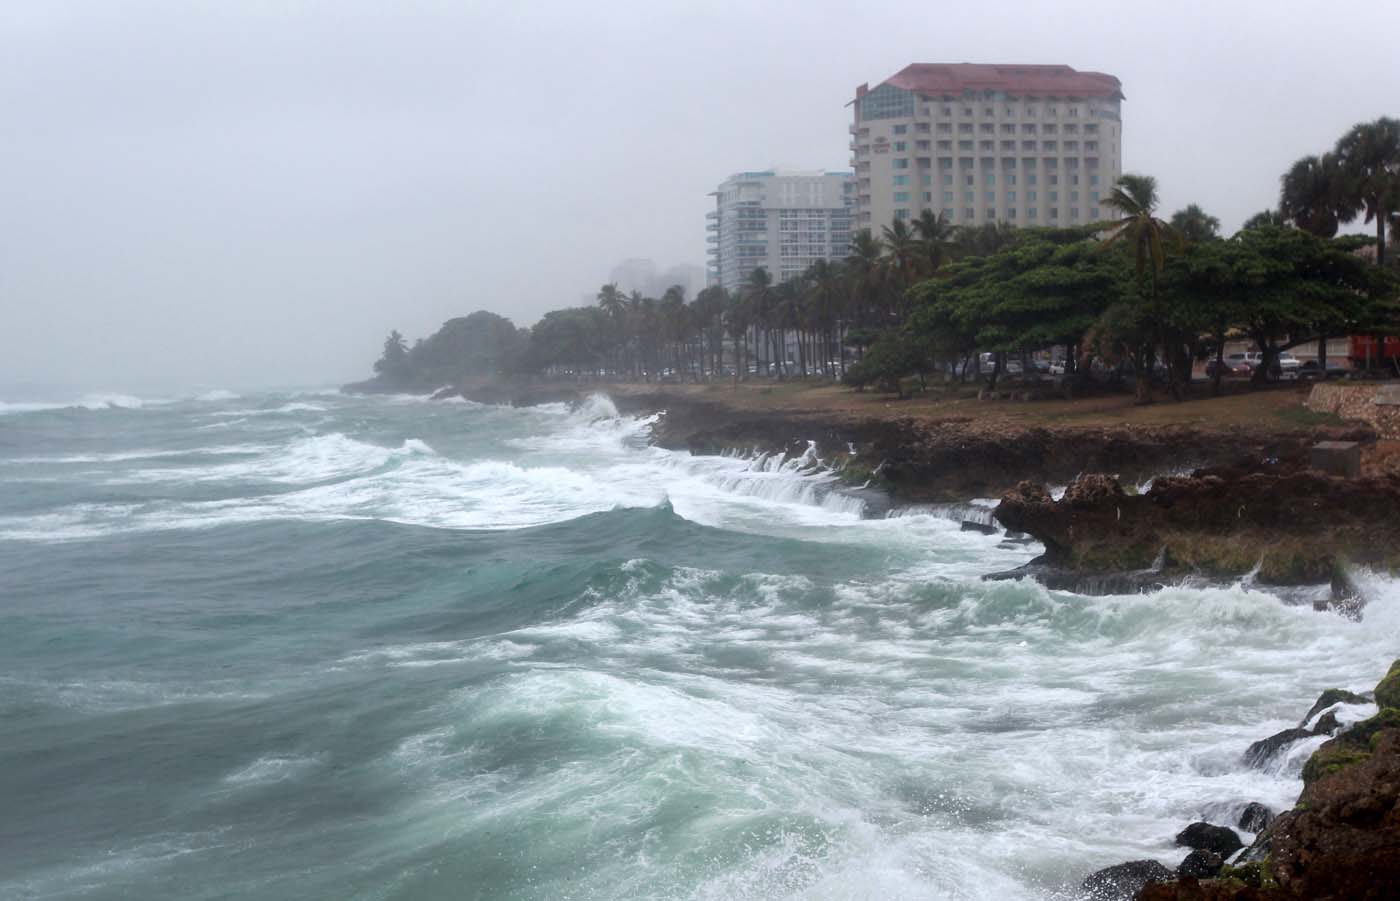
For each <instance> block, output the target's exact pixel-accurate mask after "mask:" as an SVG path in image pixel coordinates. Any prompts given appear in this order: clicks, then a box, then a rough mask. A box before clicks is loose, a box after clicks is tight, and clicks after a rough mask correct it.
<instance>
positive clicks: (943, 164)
mask: <svg viewBox="0 0 1400 901" xmlns="http://www.w3.org/2000/svg"><path fill="white" fill-rule="evenodd" d="M938 168H940V169H951V168H953V161H952V160H951V159H949V158H947V157H944V158H943V159H941V160H939V161H938Z"/></svg>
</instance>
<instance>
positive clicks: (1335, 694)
mask: <svg viewBox="0 0 1400 901" xmlns="http://www.w3.org/2000/svg"><path fill="white" fill-rule="evenodd" d="M1364 703H1366V699H1365V698H1363V697H1362V696H1361V695H1359V694H1357V693H1355V692H1352V691H1347V690H1346V689H1345V688H1329V689H1327V690H1326V691H1324V692H1323V693H1322V694H1320V695H1318V696H1317V700H1316V701H1315V702H1313V705H1312V706H1311V707H1309V708H1308V712H1307V713H1305V714H1304V715H1303V719H1302V720H1301V721H1300V722H1299V723H1298V725H1299V726H1306V725H1307V724H1308V720H1310V719H1312V718H1313V717H1314V716H1316V715H1317V713H1318V712H1319V711H1322V710H1326V709H1327V708H1328V707H1331V706H1332V705H1333V704H1364Z"/></svg>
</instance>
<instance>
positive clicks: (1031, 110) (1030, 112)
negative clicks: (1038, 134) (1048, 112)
mask: <svg viewBox="0 0 1400 901" xmlns="http://www.w3.org/2000/svg"><path fill="white" fill-rule="evenodd" d="M1026 118H1027V119H1034V118H1035V107H1033V106H1028V107H1026Z"/></svg>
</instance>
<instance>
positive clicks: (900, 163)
mask: <svg viewBox="0 0 1400 901" xmlns="http://www.w3.org/2000/svg"><path fill="white" fill-rule="evenodd" d="M891 163H892V164H893V166H894V168H896V169H908V168H909V160H907V159H905V158H903V157H900V158H899V159H897V160H892V161H891Z"/></svg>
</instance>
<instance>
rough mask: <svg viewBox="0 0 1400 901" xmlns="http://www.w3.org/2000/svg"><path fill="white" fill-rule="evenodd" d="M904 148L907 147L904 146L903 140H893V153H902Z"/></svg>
mask: <svg viewBox="0 0 1400 901" xmlns="http://www.w3.org/2000/svg"><path fill="white" fill-rule="evenodd" d="M906 149H907V148H906V147H905V146H904V142H903V141H895V142H894V152H895V153H903V152H904V151H905V150H906Z"/></svg>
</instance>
